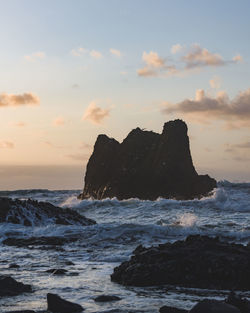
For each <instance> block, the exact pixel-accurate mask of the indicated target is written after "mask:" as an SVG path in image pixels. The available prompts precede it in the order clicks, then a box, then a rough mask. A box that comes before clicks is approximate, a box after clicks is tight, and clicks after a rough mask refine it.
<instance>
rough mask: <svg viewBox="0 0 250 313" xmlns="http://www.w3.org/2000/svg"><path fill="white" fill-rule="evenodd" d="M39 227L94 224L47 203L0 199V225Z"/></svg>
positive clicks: (74, 212) (77, 214) (72, 211)
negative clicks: (53, 224)
mask: <svg viewBox="0 0 250 313" xmlns="http://www.w3.org/2000/svg"><path fill="white" fill-rule="evenodd" d="M4 222H7V223H13V224H22V225H25V226H39V225H43V224H48V223H55V224H62V225H83V226H87V225H93V224H95V223H96V222H95V221H93V220H91V219H88V218H86V217H85V216H83V215H81V214H79V213H78V212H76V211H74V210H71V209H62V208H60V207H57V206H54V205H53V204H51V203H48V202H38V201H35V200H30V199H29V200H18V199H15V200H13V199H10V198H0V223H4Z"/></svg>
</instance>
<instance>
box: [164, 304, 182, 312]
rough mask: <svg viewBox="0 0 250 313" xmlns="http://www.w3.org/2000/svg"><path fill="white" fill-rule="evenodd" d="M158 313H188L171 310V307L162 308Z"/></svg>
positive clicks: (175, 309)
mask: <svg viewBox="0 0 250 313" xmlns="http://www.w3.org/2000/svg"><path fill="white" fill-rule="evenodd" d="M159 312H160V313H188V311H187V310H183V309H177V308H173V307H171V306H166V305H164V306H162V307H161V308H160V310H159Z"/></svg>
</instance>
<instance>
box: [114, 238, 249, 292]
mask: <svg viewBox="0 0 250 313" xmlns="http://www.w3.org/2000/svg"><path fill="white" fill-rule="evenodd" d="M111 280H112V281H114V282H118V283H120V284H123V285H131V286H154V285H164V284H168V285H174V286H183V287H191V288H206V289H227V290H250V249H249V247H246V246H243V245H241V244H234V243H227V242H222V241H220V240H219V239H218V238H210V237H207V236H200V235H195V236H188V237H187V239H186V240H184V241H176V242H174V243H172V244H171V243H165V244H160V245H159V246H156V247H150V248H144V247H142V246H141V245H140V246H138V247H137V248H136V249H135V251H134V255H133V256H132V257H131V259H130V260H129V261H126V262H123V263H122V264H121V265H120V266H118V267H116V268H115V269H114V272H113V274H112V275H111Z"/></svg>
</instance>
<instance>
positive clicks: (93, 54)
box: [89, 50, 103, 59]
mask: <svg viewBox="0 0 250 313" xmlns="http://www.w3.org/2000/svg"><path fill="white" fill-rule="evenodd" d="M89 55H90V56H91V57H92V58H94V59H101V58H102V57H103V55H102V54H101V52H100V51H97V50H91V51H90V52H89Z"/></svg>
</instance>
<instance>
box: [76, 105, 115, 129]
mask: <svg viewBox="0 0 250 313" xmlns="http://www.w3.org/2000/svg"><path fill="white" fill-rule="evenodd" d="M109 115H110V108H106V109H103V108H101V107H100V106H98V105H97V104H96V102H95V101H92V102H90V104H89V105H88V107H87V109H86V110H85V112H84V115H83V117H82V119H83V120H88V121H90V122H91V123H93V124H97V125H100V124H101V123H102V122H103V121H104V119H106V118H107V117H109Z"/></svg>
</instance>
